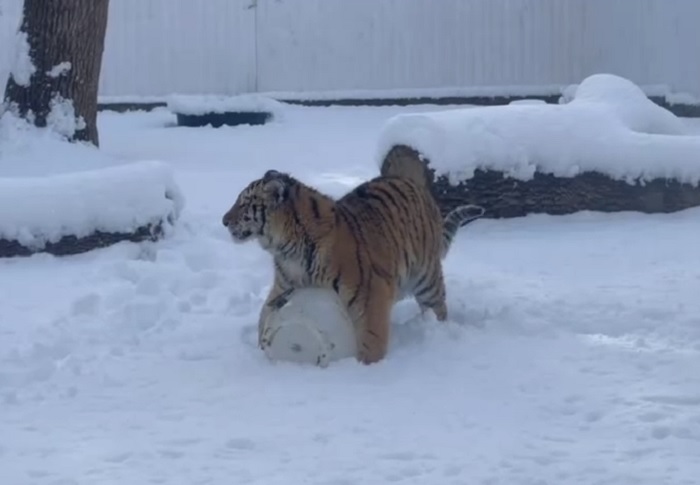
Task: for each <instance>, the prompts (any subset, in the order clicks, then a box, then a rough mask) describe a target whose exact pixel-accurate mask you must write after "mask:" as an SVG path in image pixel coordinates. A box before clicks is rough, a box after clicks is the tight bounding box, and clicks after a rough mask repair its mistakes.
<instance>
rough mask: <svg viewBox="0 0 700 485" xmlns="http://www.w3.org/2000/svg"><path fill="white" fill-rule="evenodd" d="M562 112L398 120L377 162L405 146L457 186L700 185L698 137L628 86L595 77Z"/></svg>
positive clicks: (508, 110) (551, 108) (533, 108)
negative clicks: (503, 181) (506, 182)
mask: <svg viewBox="0 0 700 485" xmlns="http://www.w3.org/2000/svg"><path fill="white" fill-rule="evenodd" d="M570 97H571V101H570V102H568V103H566V104H560V105H538V104H516V105H507V106H492V107H484V108H468V109H455V110H444V111H437V112H432V113H416V114H404V115H398V116H395V117H393V118H391V119H390V120H388V121H387V123H386V124H385V125H384V127H383V129H382V132H381V134H380V139H379V146H378V153H377V155H378V163H379V164H380V165H381V164H382V162H383V160H384V157H385V156H386V154H387V153H388V152H389V150H391V148H392V147H393V146H395V145H408V146H410V147H412V148H414V149H416V150H418V151H419V152H421V153H422V154H423V155H424V156H425V157H427V158H428V159H429V160H430V163H431V167H432V168H434V169H435V170H436V173H437V175H447V174H449V178H450V181H451V182H452V183H458V182H459V181H461V180H465V179H468V178H471V177H472V176H473V173H474V170H476V169H477V168H481V169H492V170H498V171H502V172H505V173H506V174H508V175H509V176H511V177H514V178H518V179H521V180H529V179H530V178H531V177H532V176H533V174H534V173H535V171H540V172H543V173H551V174H553V175H555V176H559V177H571V176H574V175H577V174H579V173H581V172H586V171H597V172H601V173H604V174H607V175H609V176H610V177H612V178H614V179H624V180H631V179H642V180H650V179H654V178H669V179H677V180H679V181H681V182H688V183H692V184H697V183H698V182H699V181H700V137H698V136H691V135H689V134H687V132H686V129H685V127H684V125H683V124H682V122H681V121H680V120H679V119H678V118H677V117H676V116H675V115H673V114H672V113H670V112H669V111H668V110H666V109H664V108H662V107H660V106H658V105H656V104H654V103H653V102H652V101H650V100H649V99H648V98H647V97H646V96H645V95H644V93H643V91H642V90H641V89H640V88H639V87H637V86H636V85H635V84H633V83H632V82H630V81H628V80H627V79H624V78H621V77H618V76H614V75H610V74H596V75H593V76H590V77H588V78H587V79H585V80H584V81H583V82H582V83H581V84H580V85H578V86H577V87H576V88H575V93H573V94H570Z"/></svg>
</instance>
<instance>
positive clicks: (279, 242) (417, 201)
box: [222, 170, 484, 364]
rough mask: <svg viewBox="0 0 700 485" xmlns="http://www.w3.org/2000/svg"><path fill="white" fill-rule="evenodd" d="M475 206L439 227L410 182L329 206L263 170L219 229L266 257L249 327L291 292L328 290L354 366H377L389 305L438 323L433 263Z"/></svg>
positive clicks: (439, 286) (378, 181)
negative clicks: (345, 322)
mask: <svg viewBox="0 0 700 485" xmlns="http://www.w3.org/2000/svg"><path fill="white" fill-rule="evenodd" d="M483 213H484V209H483V208H481V207H479V206H474V205H464V206H460V207H457V208H456V209H454V210H453V211H452V212H450V213H449V214H448V215H447V216H446V217H445V219H444V220H443V218H442V217H441V215H440V210H439V209H438V206H437V204H436V202H435V200H434V198H433V196H432V194H430V192H429V190H428V188H427V187H426V186H424V185H421V184H420V183H418V182H416V181H414V180H411V179H409V178H402V177H396V176H381V177H377V178H374V179H372V180H370V181H368V182H365V183H363V184H361V185H359V186H357V187H355V188H354V189H353V190H351V191H350V192H349V193H347V194H346V195H344V196H343V197H342V198H340V199H338V200H334V199H333V198H331V197H329V196H327V195H324V194H322V193H321V192H319V191H317V190H316V189H314V188H312V187H309V186H308V185H305V184H304V183H302V182H300V181H299V180H297V179H295V178H293V177H291V176H290V175H288V174H286V173H281V172H278V171H276V170H268V171H267V172H266V173H265V174H264V176H263V177H262V178H260V179H257V180H254V181H253V182H251V183H250V184H249V185H248V186H247V187H245V188H244V189H243V190H242V191H241V193H240V194H239V195H238V197H237V199H236V201H235V203H234V204H233V206H232V207H231V208H230V209H229V210H228V211H227V212H226V214H224V216H223V220H222V222H223V225H224V226H225V227H226V228H227V229H228V231H229V233H230V234H231V236H232V238H233V240H234V241H235V242H237V243H242V242H245V241H249V240H251V239H256V240H257V241H258V242H259V244H260V245H261V246H262V248H263V249H264V250H266V251H267V252H269V253H270V254H272V256H273V258H274V267H275V275H274V283H273V285H272V289H271V290H270V293H269V295H268V297H267V300H266V301H265V304H264V305H263V308H262V310H261V312H260V318H259V321H258V345H259V346H260V347H262V348H264V347H265V346H266V345H267V342H265V339H264V337H263V328H262V327H263V324H264V322H265V320H266V318H267V315H268V313H269V312H270V311H273V308H272V307H273V306H274V302H275V300H276V299H278V298H280V297H284V296H285V295H288V294H289V293H290V292H291V291H293V290H294V289H295V288H301V287H308V286H314V287H323V288H329V289H333V290H334V291H335V292H336V293H337V294H338V295H339V296H340V299H341V301H342V302H343V303H344V304H345V305H346V307H347V309H348V313H349V315H350V316H351V318H352V320H353V323H354V327H355V335H356V338H357V349H358V354H357V356H356V357H357V359H358V360H359V361H360V362H362V363H364V364H371V363H375V362H378V361H380V360H382V359H383V358H384V356H385V355H386V352H387V346H388V342H389V327H390V322H389V317H390V313H391V309H392V306H393V304H394V303H395V302H396V301H397V300H398V299H400V298H403V297H404V296H408V295H413V296H414V297H415V299H416V301H417V302H418V304H419V305H420V308H421V312H425V311H426V310H427V309H431V310H433V312H434V313H435V315H436V317H437V319H438V320H439V321H444V320H446V319H447V306H446V304H445V283H444V281H443V273H442V259H443V258H444V257H445V255H446V254H447V251H448V249H449V247H450V244H451V242H452V239H453V237H454V235H455V233H456V232H457V230H458V229H459V227H460V226H462V225H463V224H466V223H467V222H469V221H471V220H474V219H477V218H478V217H480V216H481V215H483Z"/></svg>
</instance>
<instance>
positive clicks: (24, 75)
mask: <svg viewBox="0 0 700 485" xmlns="http://www.w3.org/2000/svg"><path fill="white" fill-rule="evenodd" d="M29 49H30V47H29V36H28V35H27V33H26V32H22V31H21V30H20V31H18V32H17V35H16V36H15V60H14V64H12V66H11V68H10V75H11V76H12V78H13V79H14V80H15V82H16V83H17V84H18V85H19V86H29V80H30V79H31V77H32V75H33V74H34V73H35V72H36V67H34V63H33V62H32V58H31V56H30V55H29Z"/></svg>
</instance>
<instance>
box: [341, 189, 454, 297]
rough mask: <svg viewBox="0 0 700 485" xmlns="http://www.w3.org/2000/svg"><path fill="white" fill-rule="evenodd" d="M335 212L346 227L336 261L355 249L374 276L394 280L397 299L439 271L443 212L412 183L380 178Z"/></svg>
mask: <svg viewBox="0 0 700 485" xmlns="http://www.w3.org/2000/svg"><path fill="white" fill-rule="evenodd" d="M336 210H337V211H338V213H339V215H340V216H341V221H343V222H344V224H342V225H339V226H338V244H339V247H338V257H347V255H348V253H350V252H351V251H352V249H353V248H351V247H349V246H348V244H347V243H346V242H349V243H351V244H352V245H353V246H357V248H356V251H359V252H364V253H366V255H365V256H366V259H367V260H368V261H370V262H371V265H372V267H373V268H374V271H375V272H377V273H380V274H381V273H383V274H386V275H390V279H391V280H392V283H393V285H394V286H395V295H394V298H395V299H399V298H402V297H403V296H406V295H407V294H410V293H411V292H412V291H413V286H414V285H415V284H416V283H417V282H418V280H419V279H420V277H421V276H423V274H424V273H426V272H435V271H436V270H437V268H435V266H436V265H437V266H439V265H440V261H441V248H442V231H443V225H442V218H441V215H440V210H439V208H438V207H437V205H436V203H435V201H434V199H433V197H432V196H431V195H430V193H429V192H428V191H426V190H425V188H424V187H422V186H420V185H418V184H416V183H415V182H413V181H412V180H410V179H405V178H399V177H392V176H383V177H377V178H375V179H372V180H370V181H368V182H365V183H363V184H361V185H359V186H358V187H356V188H354V189H353V190H352V191H350V192H349V193H348V194H346V195H345V196H343V197H342V198H341V199H339V200H338V201H337V202H336ZM365 283H366V282H363V281H358V282H357V284H358V285H360V286H365ZM365 287H366V286H365Z"/></svg>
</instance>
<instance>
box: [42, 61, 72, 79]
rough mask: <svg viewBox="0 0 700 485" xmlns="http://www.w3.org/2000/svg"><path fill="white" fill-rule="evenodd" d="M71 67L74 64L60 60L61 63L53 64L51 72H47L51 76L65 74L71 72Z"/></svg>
mask: <svg viewBox="0 0 700 485" xmlns="http://www.w3.org/2000/svg"><path fill="white" fill-rule="evenodd" d="M71 67H72V65H71V63H70V62H68V61H65V62H60V63H58V64H56V65H55V66H53V67H52V68H51V69H50V70H49V72H47V73H46V74H47V75H48V76H49V77H59V76H63V75H64V74H66V73H67V72H69V71H70V70H71Z"/></svg>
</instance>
